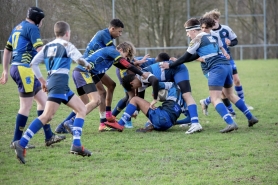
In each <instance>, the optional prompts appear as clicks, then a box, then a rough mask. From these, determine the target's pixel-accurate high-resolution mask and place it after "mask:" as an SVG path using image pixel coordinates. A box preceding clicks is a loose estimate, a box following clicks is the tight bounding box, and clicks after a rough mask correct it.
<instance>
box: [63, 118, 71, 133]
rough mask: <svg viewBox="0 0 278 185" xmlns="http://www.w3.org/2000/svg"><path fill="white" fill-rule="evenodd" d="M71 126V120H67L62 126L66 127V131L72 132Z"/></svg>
mask: <svg viewBox="0 0 278 185" xmlns="http://www.w3.org/2000/svg"><path fill="white" fill-rule="evenodd" d="M72 127H73V120H72V119H70V120H67V121H65V122H64V128H65V129H66V131H67V132H69V133H71V134H72Z"/></svg>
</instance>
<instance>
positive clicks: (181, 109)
mask: <svg viewBox="0 0 278 185" xmlns="http://www.w3.org/2000/svg"><path fill="white" fill-rule="evenodd" d="M122 85H123V87H124V88H125V89H126V90H127V91H133V90H135V89H137V88H141V87H144V84H143V83H142V81H141V80H140V79H139V78H138V76H137V75H134V74H129V75H126V76H125V77H124V78H123V80H122ZM159 87H160V89H166V90H167V93H164V96H163V97H162V98H160V99H161V100H164V101H163V103H162V106H159V107H157V108H156V107H154V104H152V103H150V102H148V101H146V100H144V99H142V98H140V97H137V96H135V97H133V98H132V99H131V100H130V102H129V104H128V105H127V108H126V110H125V112H124V114H123V116H122V117H121V119H120V120H119V121H118V122H117V121H115V122H105V124H106V125H107V126H109V127H112V128H115V129H117V130H118V131H123V130H124V125H125V122H126V121H127V120H128V119H130V117H131V116H132V115H133V113H134V112H135V111H136V110H137V108H139V109H140V110H141V111H142V112H143V113H144V114H145V115H146V116H147V118H148V119H149V120H150V124H148V125H146V126H145V128H141V129H138V130H136V131H137V132H150V131H152V130H158V131H165V130H167V129H169V128H171V127H172V126H173V125H175V124H176V123H177V119H178V118H179V116H180V114H181V113H185V114H186V116H188V111H187V110H186V109H187V106H186V103H185V101H184V99H183V97H182V93H181V90H180V89H179V88H178V86H177V85H175V84H174V83H173V82H159ZM156 98H157V97H156V94H154V100H156ZM190 120H191V119H190V117H187V118H185V119H184V120H183V121H182V122H181V121H180V122H178V123H179V124H185V123H190Z"/></svg>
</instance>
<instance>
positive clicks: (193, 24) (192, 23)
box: [184, 18, 201, 30]
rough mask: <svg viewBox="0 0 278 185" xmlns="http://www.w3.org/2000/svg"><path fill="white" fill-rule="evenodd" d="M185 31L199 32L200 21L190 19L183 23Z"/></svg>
mask: <svg viewBox="0 0 278 185" xmlns="http://www.w3.org/2000/svg"><path fill="white" fill-rule="evenodd" d="M184 27H185V28H186V29H194V30H201V28H200V21H199V20H198V19H197V18H191V19H189V20H187V21H186V22H185V23H184Z"/></svg>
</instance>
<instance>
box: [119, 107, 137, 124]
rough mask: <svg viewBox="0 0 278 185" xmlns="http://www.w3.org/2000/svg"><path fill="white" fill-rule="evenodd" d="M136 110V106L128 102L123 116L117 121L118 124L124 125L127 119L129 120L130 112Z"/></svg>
mask: <svg viewBox="0 0 278 185" xmlns="http://www.w3.org/2000/svg"><path fill="white" fill-rule="evenodd" d="M136 110H137V107H136V106H135V105H133V104H128V105H127V107H126V109H125V112H124V114H123V116H122V117H121V119H120V121H119V122H118V123H119V124H120V125H122V126H124V125H125V123H126V122H127V121H130V119H131V116H132V114H133V113H134V112H135V111H136Z"/></svg>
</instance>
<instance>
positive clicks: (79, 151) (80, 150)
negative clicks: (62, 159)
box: [70, 145, 92, 157]
mask: <svg viewBox="0 0 278 185" xmlns="http://www.w3.org/2000/svg"><path fill="white" fill-rule="evenodd" d="M70 153H71V154H75V155H81V156H83V157H85V156H88V157H90V156H91V155H92V152H90V151H89V150H87V149H86V148H84V146H75V145H71V148H70Z"/></svg>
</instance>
